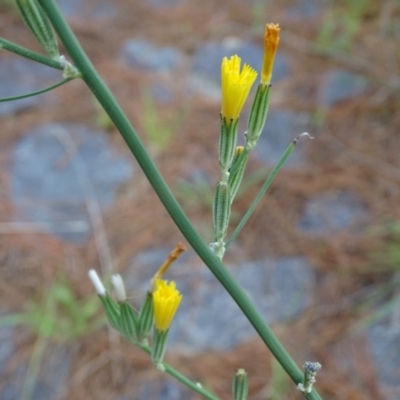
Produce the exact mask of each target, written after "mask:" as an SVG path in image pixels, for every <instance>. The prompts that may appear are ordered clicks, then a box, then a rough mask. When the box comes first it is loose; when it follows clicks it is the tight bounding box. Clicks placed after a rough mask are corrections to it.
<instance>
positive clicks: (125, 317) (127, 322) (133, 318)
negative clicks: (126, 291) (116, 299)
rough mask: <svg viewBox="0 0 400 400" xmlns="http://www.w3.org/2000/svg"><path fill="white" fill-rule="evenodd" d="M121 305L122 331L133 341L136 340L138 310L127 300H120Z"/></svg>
mask: <svg viewBox="0 0 400 400" xmlns="http://www.w3.org/2000/svg"><path fill="white" fill-rule="evenodd" d="M119 305H120V309H121V322H120V324H121V333H122V334H123V335H124V336H125V337H126V338H127V339H128V340H130V341H131V342H136V341H137V340H138V334H137V314H136V311H135V310H134V309H133V308H132V306H131V305H130V304H129V303H128V302H127V301H123V302H120V303H119Z"/></svg>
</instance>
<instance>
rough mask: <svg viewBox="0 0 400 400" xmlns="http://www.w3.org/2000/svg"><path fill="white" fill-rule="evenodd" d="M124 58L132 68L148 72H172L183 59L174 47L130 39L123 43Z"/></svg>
mask: <svg viewBox="0 0 400 400" xmlns="http://www.w3.org/2000/svg"><path fill="white" fill-rule="evenodd" d="M122 58H123V60H124V62H125V63H126V64H127V65H128V66H129V67H132V68H136V69H138V70H142V71H147V72H171V71H172V70H174V69H176V68H177V67H178V65H179V64H180V63H181V61H182V55H181V53H180V51H179V50H177V49H176V48H174V47H156V46H155V45H153V44H152V43H151V42H149V41H147V40H140V39H129V40H127V41H125V42H124V43H123V45H122Z"/></svg>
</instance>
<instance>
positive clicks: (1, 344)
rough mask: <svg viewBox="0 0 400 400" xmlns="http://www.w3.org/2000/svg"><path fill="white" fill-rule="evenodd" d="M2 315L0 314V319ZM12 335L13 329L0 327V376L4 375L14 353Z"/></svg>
mask: <svg viewBox="0 0 400 400" xmlns="http://www.w3.org/2000/svg"><path fill="white" fill-rule="evenodd" d="M4 315H5V314H1V317H3V316H4ZM13 335H14V328H13V327H10V326H3V325H0V376H3V375H4V373H3V370H4V369H5V367H6V364H7V362H8V360H9V359H10V357H11V356H12V354H13V353H14V351H15V346H14V341H13Z"/></svg>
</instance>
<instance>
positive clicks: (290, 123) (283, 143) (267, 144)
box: [254, 109, 312, 168]
mask: <svg viewBox="0 0 400 400" xmlns="http://www.w3.org/2000/svg"><path fill="white" fill-rule="evenodd" d="M310 125H311V118H310V116H309V115H308V114H306V113H301V112H294V111H290V110H276V109H270V110H269V113H268V117H267V122H266V124H265V127H264V130H263V132H262V134H261V136H260V139H259V141H258V143H257V146H256V148H255V149H254V154H255V156H256V157H257V158H258V159H260V160H261V161H263V162H264V163H266V164H268V165H275V164H276V163H277V162H278V161H279V160H280V158H281V157H282V155H283V153H284V152H285V151H286V149H287V148H288V146H289V145H290V143H291V142H292V141H293V139H295V138H296V137H297V136H298V135H299V134H301V133H303V132H309V129H310ZM310 145H312V143H311V142H310V141H309V140H307V139H306V138H303V139H302V140H299V141H298V143H297V145H296V148H295V150H294V151H293V152H292V154H291V155H290V157H289V158H288V159H287V161H286V163H285V164H284V167H286V168H287V167H297V166H302V165H304V164H305V163H306V156H305V151H304V150H305V148H306V146H310Z"/></svg>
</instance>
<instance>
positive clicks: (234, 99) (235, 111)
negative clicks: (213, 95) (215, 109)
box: [221, 55, 257, 120]
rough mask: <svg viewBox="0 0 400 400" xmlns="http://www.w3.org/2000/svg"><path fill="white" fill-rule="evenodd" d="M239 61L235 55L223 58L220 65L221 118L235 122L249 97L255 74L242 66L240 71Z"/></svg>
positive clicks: (247, 66)
mask: <svg viewBox="0 0 400 400" xmlns="http://www.w3.org/2000/svg"><path fill="white" fill-rule="evenodd" d="M240 63H241V59H240V57H238V56H237V55H234V56H232V57H231V58H230V59H228V58H226V57H224V58H223V59H222V64H221V84H222V110H221V113H222V116H223V117H225V118H226V119H227V120H236V119H238V118H239V114H240V112H241V111H242V108H243V104H244V102H245V101H246V99H247V96H248V95H249V92H250V89H251V86H252V85H253V83H254V81H255V80H256V77H257V72H256V71H255V70H254V69H253V68H251V67H250V66H249V65H247V64H244V65H243V69H242V71H240Z"/></svg>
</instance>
